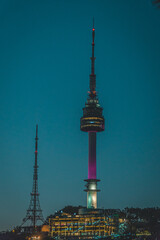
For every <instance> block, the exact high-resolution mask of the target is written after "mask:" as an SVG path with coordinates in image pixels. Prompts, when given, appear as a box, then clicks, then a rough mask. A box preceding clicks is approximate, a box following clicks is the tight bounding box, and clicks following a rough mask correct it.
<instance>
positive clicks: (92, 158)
mask: <svg viewBox="0 0 160 240" xmlns="http://www.w3.org/2000/svg"><path fill="white" fill-rule="evenodd" d="M88 138H89V144H88V145H89V155H88V179H96V132H89V133H88Z"/></svg>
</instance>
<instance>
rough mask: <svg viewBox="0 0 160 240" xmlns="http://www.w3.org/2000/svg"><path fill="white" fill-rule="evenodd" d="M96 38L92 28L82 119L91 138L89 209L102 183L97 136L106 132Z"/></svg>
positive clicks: (93, 203) (87, 189) (95, 203)
mask: <svg viewBox="0 0 160 240" xmlns="http://www.w3.org/2000/svg"><path fill="white" fill-rule="evenodd" d="M94 38H95V28H94V24H93V28H92V57H91V74H90V90H89V92H88V93H89V95H88V99H87V102H86V103H85V107H84V108H83V117H81V123H80V124H81V126H80V129H81V131H84V132H88V137H89V155H88V179H86V180H84V181H86V182H87V184H86V189H85V191H86V192H87V208H97V192H98V191H100V190H98V189H97V182H98V181H100V180H98V179H97V176H96V134H97V132H102V131H104V117H103V115H102V110H103V108H102V107H101V106H100V104H99V101H98V97H97V94H96V75H95V72H94V63H95V57H94V45H95V43H94Z"/></svg>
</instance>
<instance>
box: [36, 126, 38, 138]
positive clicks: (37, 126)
mask: <svg viewBox="0 0 160 240" xmlns="http://www.w3.org/2000/svg"><path fill="white" fill-rule="evenodd" d="M36 138H38V124H36Z"/></svg>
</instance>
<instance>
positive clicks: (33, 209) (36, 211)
mask: <svg viewBox="0 0 160 240" xmlns="http://www.w3.org/2000/svg"><path fill="white" fill-rule="evenodd" d="M37 155H38V125H36V138H35V164H34V174H33V188H32V192H31V200H30V204H29V208H28V210H27V214H26V217H25V218H24V219H23V222H22V225H23V224H24V223H25V222H27V221H28V220H30V221H31V224H32V227H33V231H35V230H36V224H37V221H41V222H44V218H43V215H42V210H41V208H40V202H39V193H38V164H37Z"/></svg>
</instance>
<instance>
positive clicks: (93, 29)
mask: <svg viewBox="0 0 160 240" xmlns="http://www.w3.org/2000/svg"><path fill="white" fill-rule="evenodd" d="M92 31H95V28H94V17H93V28H92Z"/></svg>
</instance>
